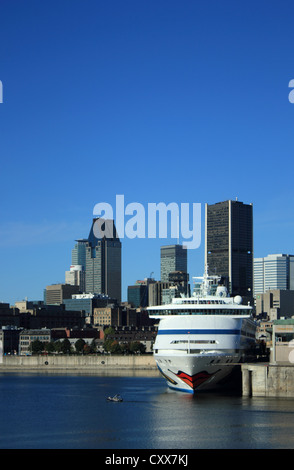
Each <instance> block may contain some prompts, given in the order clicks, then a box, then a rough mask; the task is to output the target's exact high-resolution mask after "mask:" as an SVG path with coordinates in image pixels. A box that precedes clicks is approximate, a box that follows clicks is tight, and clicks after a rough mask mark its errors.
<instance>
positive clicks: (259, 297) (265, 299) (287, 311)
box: [255, 289, 294, 321]
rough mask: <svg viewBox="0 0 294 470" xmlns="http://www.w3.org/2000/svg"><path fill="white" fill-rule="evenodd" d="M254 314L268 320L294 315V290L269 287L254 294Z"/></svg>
mask: <svg viewBox="0 0 294 470" xmlns="http://www.w3.org/2000/svg"><path fill="white" fill-rule="evenodd" d="M255 303H256V305H255V308H256V316H257V317H260V318H266V319H268V320H269V321H274V320H279V319H280V318H291V317H292V316H294V290H289V289H288V290H287V289H285V290H281V289H270V290H267V291H266V292H264V293H258V294H256V302H255Z"/></svg>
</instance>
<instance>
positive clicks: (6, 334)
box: [0, 326, 21, 356]
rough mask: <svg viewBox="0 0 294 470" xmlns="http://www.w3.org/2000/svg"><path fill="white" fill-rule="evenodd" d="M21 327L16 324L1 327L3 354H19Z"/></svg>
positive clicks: (0, 339)
mask: <svg viewBox="0 0 294 470" xmlns="http://www.w3.org/2000/svg"><path fill="white" fill-rule="evenodd" d="M20 331H21V330H20V329H19V328H17V327H16V326H3V327H2V329H0V347H1V352H0V356H1V355H2V354H17V353H18V345H19V334H20Z"/></svg>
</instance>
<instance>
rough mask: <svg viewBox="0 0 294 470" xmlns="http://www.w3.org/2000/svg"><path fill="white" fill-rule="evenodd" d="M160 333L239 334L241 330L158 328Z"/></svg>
mask: <svg viewBox="0 0 294 470" xmlns="http://www.w3.org/2000/svg"><path fill="white" fill-rule="evenodd" d="M157 334H158V335H188V334H190V335H239V334H240V330H213V329H207V330H193V329H191V330H160V329H159V330H158V333H157Z"/></svg>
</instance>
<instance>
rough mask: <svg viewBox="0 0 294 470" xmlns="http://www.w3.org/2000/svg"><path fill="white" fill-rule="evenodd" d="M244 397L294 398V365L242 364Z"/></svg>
mask: <svg viewBox="0 0 294 470" xmlns="http://www.w3.org/2000/svg"><path fill="white" fill-rule="evenodd" d="M241 373H242V395H243V396H247V397H276V398H278V397H280V398H294V364H293V365H291V364H290V365H289V363H288V364H270V363H255V364H241Z"/></svg>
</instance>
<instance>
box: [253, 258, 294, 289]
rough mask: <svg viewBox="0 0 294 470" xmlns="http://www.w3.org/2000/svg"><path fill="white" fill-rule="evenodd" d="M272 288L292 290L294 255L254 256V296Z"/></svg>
mask: <svg viewBox="0 0 294 470" xmlns="http://www.w3.org/2000/svg"><path fill="white" fill-rule="evenodd" d="M274 289H280V290H287V289H290V290H294V255H286V254H276V255H275V254H274V255H268V256H266V257H265V258H254V296H256V294H261V293H264V292H266V291H268V290H274Z"/></svg>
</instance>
